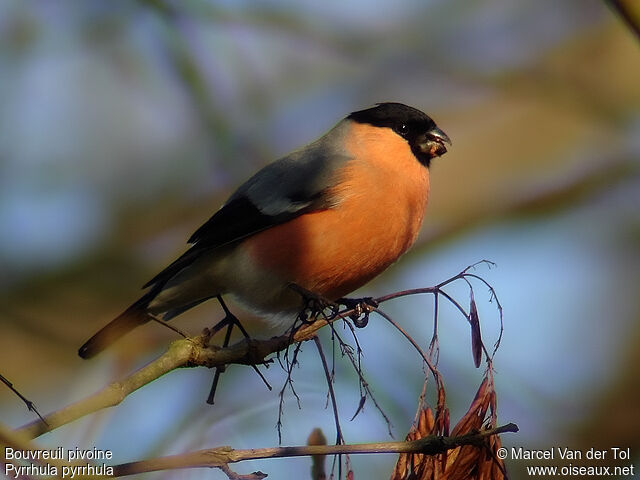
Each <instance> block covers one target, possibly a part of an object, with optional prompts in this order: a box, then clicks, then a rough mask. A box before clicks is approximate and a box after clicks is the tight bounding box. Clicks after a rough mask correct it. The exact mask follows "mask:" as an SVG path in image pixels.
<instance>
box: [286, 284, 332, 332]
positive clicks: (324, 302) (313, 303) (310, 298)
mask: <svg viewBox="0 0 640 480" xmlns="http://www.w3.org/2000/svg"><path fill="white" fill-rule="evenodd" d="M289 288H290V289H291V290H293V291H294V292H296V293H297V294H299V295H300V296H301V297H302V301H303V306H302V310H300V313H299V315H298V319H299V320H300V321H301V322H302V323H303V324H304V323H310V321H312V320H314V319H315V317H317V316H318V314H320V313H322V312H323V311H324V310H327V309H329V310H330V311H331V315H330V317H331V318H333V317H335V316H336V315H337V314H338V307H339V305H338V304H337V303H335V302H333V301H331V300H329V299H328V298H325V297H323V296H322V295H318V294H317V293H315V292H312V291H311V290H307V289H306V288H304V287H301V286H300V285H298V284H296V283H290V284H289Z"/></svg>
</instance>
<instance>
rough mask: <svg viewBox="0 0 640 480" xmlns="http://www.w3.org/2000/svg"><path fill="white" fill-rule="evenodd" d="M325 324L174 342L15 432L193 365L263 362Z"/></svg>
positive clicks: (30, 431) (112, 401)
mask: <svg viewBox="0 0 640 480" xmlns="http://www.w3.org/2000/svg"><path fill="white" fill-rule="evenodd" d="M346 313H347V314H348V313H349V312H346ZM337 318H338V317H336V318H335V319H331V320H330V321H334V320H336V319H337ZM327 323H328V321H327V320H325V319H322V320H317V321H315V322H313V323H312V324H310V325H305V326H303V327H302V328H300V329H298V330H297V331H296V332H295V333H294V334H293V335H291V334H285V335H281V336H279V337H273V338H270V339H267V340H247V339H244V340H241V341H240V342H238V343H236V344H234V345H232V346H230V347H227V348H220V347H217V346H214V345H209V344H208V343H209V340H210V335H209V332H208V331H207V330H205V332H204V333H202V334H200V335H198V336H196V337H193V338H184V339H180V340H176V341H174V342H173V343H171V345H170V346H169V349H168V350H167V351H166V352H165V353H164V354H162V355H161V356H160V357H158V358H157V359H156V360H154V361H152V362H151V363H149V364H147V365H146V366H144V367H142V368H140V369H139V370H137V371H136V372H134V373H133V374H131V375H130V376H128V377H127V378H125V379H124V380H121V381H118V382H113V383H111V384H110V385H107V386H106V387H105V388H103V389H102V390H99V391H98V392H96V393H94V394H93V395H90V396H89V397H86V398H84V399H82V400H80V401H78V402H76V403H73V404H71V405H69V406H67V407H65V408H62V409H61V410H58V411H57V412H53V413H50V414H49V415H46V416H45V417H44V422H46V424H45V423H43V421H41V420H37V421H33V422H30V423H28V424H26V425H24V426H22V427H20V428H19V429H17V430H16V433H19V434H21V435H24V436H25V437H26V438H35V437H38V436H40V435H42V434H43V433H46V432H49V431H51V430H54V429H56V428H58V427H60V426H62V425H66V424H67V423H70V422H73V421H74V420H77V419H79V418H81V417H84V416H85V415H88V414H90V413H93V412H97V411H99V410H101V409H104V408H108V407H114V406H116V405H118V404H120V403H121V402H122V401H123V400H124V399H125V398H126V397H127V395H129V394H130V393H132V392H134V391H136V390H138V389H139V388H141V387H143V386H144V385H146V384H148V383H150V382H152V381H153V380H155V379H157V378H159V377H161V376H163V375H165V374H166V373H168V372H170V371H172V370H174V369H176V368H180V367H197V366H204V367H209V368H213V367H219V366H223V365H228V364H230V363H236V364H242V365H256V364H259V363H263V362H264V361H265V359H266V357H268V356H269V355H271V354H272V353H275V352H278V351H281V350H284V349H285V348H287V347H288V346H289V345H290V344H293V343H298V342H304V341H307V340H310V339H312V338H313V337H314V336H315V332H316V331H317V330H318V329H320V328H321V327H323V326H325V325H326V324H327Z"/></svg>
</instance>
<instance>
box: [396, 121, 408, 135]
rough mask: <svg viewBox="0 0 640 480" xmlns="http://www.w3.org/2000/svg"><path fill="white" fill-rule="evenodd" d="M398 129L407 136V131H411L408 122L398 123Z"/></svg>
mask: <svg viewBox="0 0 640 480" xmlns="http://www.w3.org/2000/svg"><path fill="white" fill-rule="evenodd" d="M397 131H398V133H399V134H400V135H402V136H405V135H406V134H407V133H409V127H407V124H406V123H402V124H400V125H398V128H397Z"/></svg>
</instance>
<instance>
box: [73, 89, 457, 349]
mask: <svg viewBox="0 0 640 480" xmlns="http://www.w3.org/2000/svg"><path fill="white" fill-rule="evenodd" d="M446 145H451V140H450V139H449V137H448V136H447V134H446V133H444V132H443V131H442V130H441V129H440V128H439V127H438V126H437V125H436V123H435V122H434V121H433V120H432V119H431V117H429V116H428V115H427V114H425V113H423V112H422V111H420V110H418V109H416V108H413V107H410V106H407V105H404V104H402V103H396V102H384V103H378V104H375V106H373V107H370V108H366V109H363V110H359V111H355V112H352V113H350V114H348V115H347V116H346V117H344V118H343V119H342V120H340V121H339V122H338V123H337V124H336V125H335V126H334V127H332V128H331V129H330V130H329V131H328V132H327V133H325V134H324V135H323V136H322V137H320V138H319V139H317V140H315V141H313V142H312V143H310V144H308V145H306V146H304V147H302V148H300V149H298V150H295V151H293V152H292V153H290V154H288V155H286V156H284V157H282V158H280V159H278V160H276V161H274V162H272V163H269V164H267V165H266V166H265V167H263V168H262V169H261V170H259V171H258V172H257V173H255V174H254V175H253V176H252V177H250V178H249V179H248V180H247V181H246V182H244V183H243V184H242V185H240V186H239V187H238V189H237V190H236V191H235V192H234V193H233V194H232V195H231V196H230V197H229V198H228V200H227V201H226V202H225V203H224V204H223V205H222V207H220V209H219V210H217V211H216V212H215V214H214V215H213V216H211V218H209V219H208V220H207V221H206V222H205V223H204V224H203V225H202V226H201V227H200V228H198V229H197V230H196V231H195V233H193V235H191V237H190V238H189V240H188V243H189V244H190V245H191V246H190V247H189V249H188V250H187V251H186V252H185V253H184V254H182V255H181V256H180V257H179V258H177V259H176V260H175V261H174V262H172V263H171V264H169V265H168V266H167V267H166V268H165V269H164V270H162V271H161V272H160V273H158V274H157V275H156V276H155V277H153V278H152V279H151V280H150V281H149V282H147V283H146V284H145V285H144V287H143V288H146V289H148V290H147V292H146V293H144V294H143V295H142V296H141V297H140V298H139V299H138V300H137V301H135V302H134V303H133V304H132V305H131V306H129V307H128V308H127V309H126V310H125V311H124V312H123V313H122V314H121V315H119V316H118V317H117V318H115V319H114V320H112V321H111V322H110V323H108V324H107V325H106V326H104V327H103V328H102V329H101V330H99V331H98V332H97V333H96V334H95V335H93V336H92V337H91V338H90V339H89V340H88V341H87V342H86V343H85V344H84V345H82V347H80V349H79V350H78V354H79V356H80V357H82V358H91V357H93V356H95V355H96V354H98V353H100V352H101V351H102V350H104V349H105V348H106V347H107V346H109V345H110V344H111V343H113V342H115V341H116V340H118V339H119V338H120V337H122V336H123V335H125V334H126V333H128V332H129V331H131V330H133V329H134V328H136V327H138V326H140V325H143V324H144V323H146V322H148V321H149V320H150V319H151V318H152V316H154V317H155V318H158V317H160V318H162V319H163V320H170V319H172V318H174V317H176V316H178V315H180V314H181V313H183V312H185V311H186V310H189V309H191V308H192V307H195V306H196V305H198V304H200V303H202V302H204V301H206V300H209V299H212V298H218V299H219V300H220V302H221V304H222V305H223V307H224V308H225V311H226V307H225V305H224V304H223V303H222V296H224V295H230V296H231V297H232V298H234V300H236V301H237V302H239V303H240V304H241V305H242V306H243V307H246V308H247V309H248V310H250V311H252V312H255V313H258V314H259V315H263V316H265V317H267V318H270V319H272V321H273V323H274V324H284V325H287V324H288V325H289V326H291V325H292V324H293V319H294V318H295V315H296V313H297V312H299V311H300V310H301V309H302V308H303V305H304V299H303V298H302V297H303V295H301V294H300V292H301V291H303V292H310V293H311V294H313V295H317V296H318V298H323V299H327V300H329V301H336V300H338V299H341V298H343V297H345V296H346V295H348V294H349V293H351V292H353V291H354V290H356V289H358V288H360V287H361V286H363V285H365V284H366V283H367V282H369V281H370V280H372V279H373V278H374V277H376V276H378V275H379V274H380V273H382V272H383V271H384V270H385V269H387V267H389V266H390V265H392V264H393V263H394V262H396V260H398V258H399V257H400V256H402V255H403V254H404V253H405V252H406V251H407V250H408V249H409V248H410V247H411V246H412V245H413V243H414V242H415V240H416V238H417V236H418V233H419V231H420V228H421V225H422V223H423V219H424V216H425V209H426V206H427V201H428V197H429V189H430V177H429V166H430V164H431V161H432V160H433V159H434V158H435V157H439V156H442V155H443V154H444V153H446V152H447V147H446ZM293 287H297V288H293Z"/></svg>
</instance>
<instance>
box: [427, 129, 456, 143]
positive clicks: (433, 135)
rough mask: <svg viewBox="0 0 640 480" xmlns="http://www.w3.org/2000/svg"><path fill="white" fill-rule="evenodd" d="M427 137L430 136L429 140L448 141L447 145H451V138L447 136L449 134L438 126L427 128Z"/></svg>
mask: <svg viewBox="0 0 640 480" xmlns="http://www.w3.org/2000/svg"><path fill="white" fill-rule="evenodd" d="M427 138H430V139H431V140H434V141H436V142H438V141H439V142H440V143H448V144H449V146H451V139H450V138H449V135H447V134H446V133H444V132H443V131H442V130H440V129H439V128H438V127H433V128H432V129H431V130H429V131H428V132H427Z"/></svg>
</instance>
